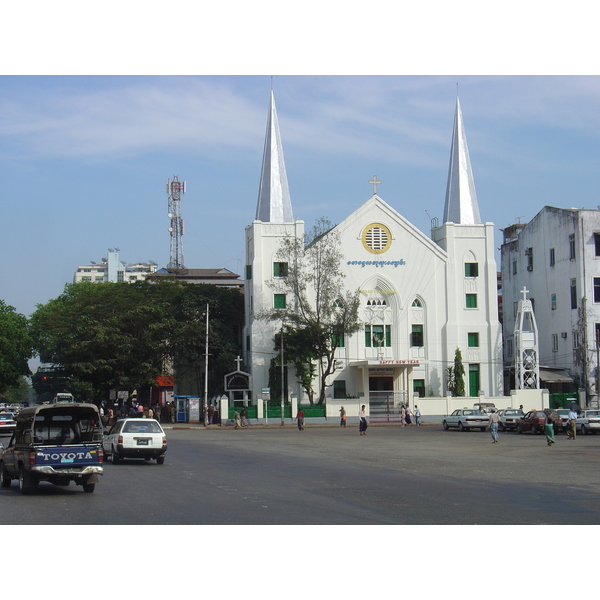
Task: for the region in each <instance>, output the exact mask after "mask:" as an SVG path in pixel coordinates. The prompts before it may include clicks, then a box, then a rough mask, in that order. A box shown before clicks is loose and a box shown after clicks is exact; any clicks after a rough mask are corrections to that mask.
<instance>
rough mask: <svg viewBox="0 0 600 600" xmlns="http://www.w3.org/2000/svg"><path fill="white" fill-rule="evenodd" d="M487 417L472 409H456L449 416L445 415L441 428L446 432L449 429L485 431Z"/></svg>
mask: <svg viewBox="0 0 600 600" xmlns="http://www.w3.org/2000/svg"><path fill="white" fill-rule="evenodd" d="M488 421H489V416H488V415H486V414H484V413H482V412H481V411H480V410H475V409H474V408H457V409H456V410H455V411H454V412H453V413H452V414H451V415H446V416H445V417H444V420H443V422H442V427H443V428H444V429H445V430H446V431H448V429H450V428H451V427H457V428H458V430H459V431H466V430H467V429H480V430H481V431H485V430H486V428H487V425H488Z"/></svg>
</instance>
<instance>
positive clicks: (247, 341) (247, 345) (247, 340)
mask: <svg viewBox="0 0 600 600" xmlns="http://www.w3.org/2000/svg"><path fill="white" fill-rule="evenodd" d="M246 351H247V352H250V336H249V335H247V336H246Z"/></svg>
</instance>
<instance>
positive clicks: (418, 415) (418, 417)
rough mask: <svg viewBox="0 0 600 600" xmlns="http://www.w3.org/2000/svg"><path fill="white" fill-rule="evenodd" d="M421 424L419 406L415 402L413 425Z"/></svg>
mask: <svg viewBox="0 0 600 600" xmlns="http://www.w3.org/2000/svg"><path fill="white" fill-rule="evenodd" d="M420 424H421V411H420V410H419V407H418V406H417V405H416V404H415V425H416V426H417V427H418V426H419V425H420Z"/></svg>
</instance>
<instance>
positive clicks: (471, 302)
mask: <svg viewBox="0 0 600 600" xmlns="http://www.w3.org/2000/svg"><path fill="white" fill-rule="evenodd" d="M466 306H467V308H477V294H467V295H466Z"/></svg>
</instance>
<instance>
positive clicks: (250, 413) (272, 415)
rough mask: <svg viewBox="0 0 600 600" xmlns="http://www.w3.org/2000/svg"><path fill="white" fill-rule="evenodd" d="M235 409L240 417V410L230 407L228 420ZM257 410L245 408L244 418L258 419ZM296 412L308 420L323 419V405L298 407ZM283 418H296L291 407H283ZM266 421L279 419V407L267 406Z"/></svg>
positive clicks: (251, 407)
mask: <svg viewBox="0 0 600 600" xmlns="http://www.w3.org/2000/svg"><path fill="white" fill-rule="evenodd" d="M236 409H237V411H238V412H239V413H240V416H241V412H242V408H241V407H235V406H231V407H229V410H228V418H229V419H233V413H234V412H235V410H236ZM257 409H258V408H257V407H256V406H247V407H246V417H247V418H248V419H256V418H257V417H258V415H257ZM298 410H302V412H303V413H304V418H305V419H308V418H311V417H324V416H325V405H324V404H317V405H310V404H307V405H306V406H299V407H298ZM283 416H284V418H285V419H291V418H292V416H293V417H294V418H295V417H296V415H292V407H291V406H290V405H289V404H288V405H286V406H284V407H283ZM267 419H281V406H267Z"/></svg>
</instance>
